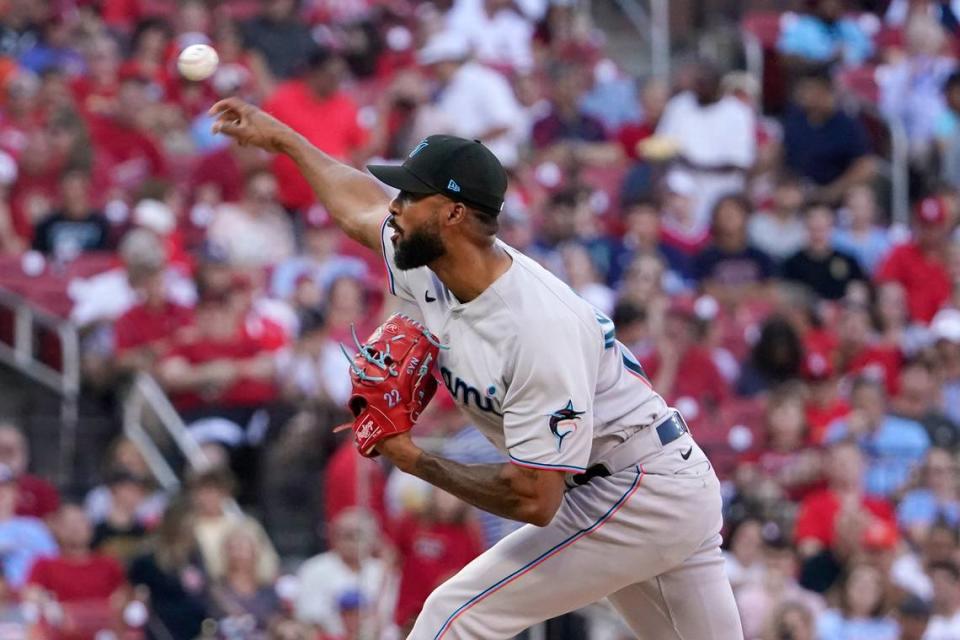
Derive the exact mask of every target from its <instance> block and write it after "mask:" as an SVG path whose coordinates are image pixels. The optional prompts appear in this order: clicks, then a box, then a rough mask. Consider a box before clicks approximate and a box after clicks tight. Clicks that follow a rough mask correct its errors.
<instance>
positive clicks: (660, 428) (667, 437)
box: [572, 411, 690, 485]
mask: <svg viewBox="0 0 960 640" xmlns="http://www.w3.org/2000/svg"><path fill="white" fill-rule="evenodd" d="M685 433H690V429H689V427H687V423H686V421H684V419H683V416H681V415H680V413H679V412H677V411H673V412H672V413H671V415H670V417H669V418H667V419H666V420H664V421H663V422H661V423H660V424H658V425H657V435H658V436H659V437H660V444H662V445H663V446H667V445H668V444H670V443H671V442H673V441H674V440H676V439H677V438H679V437H680V436H682V435H683V434H685ZM616 471H619V469H617V470H616ZM614 473H615V472H614ZM609 475H612V472H611V471H610V470H609V469H607V467H606V466H604V464H603V463H602V462H598V463H597V464H594V465H591V466H590V467H587V470H586V471H584V472H583V473H578V474H577V475H575V476H573V478H572V480H573V482H574V484H578V485H583V484H587V483H588V482H590V481H591V480H593V479H594V478H606V477H607V476H609Z"/></svg>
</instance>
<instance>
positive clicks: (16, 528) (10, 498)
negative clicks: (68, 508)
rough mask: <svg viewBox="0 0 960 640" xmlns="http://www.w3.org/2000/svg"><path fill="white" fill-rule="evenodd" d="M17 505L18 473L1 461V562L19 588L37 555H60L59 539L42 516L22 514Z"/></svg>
mask: <svg viewBox="0 0 960 640" xmlns="http://www.w3.org/2000/svg"><path fill="white" fill-rule="evenodd" d="M16 507H17V482H16V477H15V476H14V473H13V471H12V470H11V469H10V467H8V466H7V465H0V565H2V566H3V575H4V579H5V580H6V581H7V584H9V585H10V586H11V587H13V588H14V589H19V588H20V587H22V586H23V583H24V582H26V580H27V575H28V574H29V572H30V567H32V566H33V562H34V561H35V560H36V559H37V558H40V557H43V556H54V555H57V543H56V542H54V540H53V536H52V535H50V531H48V530H47V527H46V525H44V524H43V521H42V520H39V519H37V518H29V517H21V516H18V515H16Z"/></svg>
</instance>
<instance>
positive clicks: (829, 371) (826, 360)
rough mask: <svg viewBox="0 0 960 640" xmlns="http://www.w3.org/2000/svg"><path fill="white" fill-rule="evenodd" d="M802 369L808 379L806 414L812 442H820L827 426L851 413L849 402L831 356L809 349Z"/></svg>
mask: <svg viewBox="0 0 960 640" xmlns="http://www.w3.org/2000/svg"><path fill="white" fill-rule="evenodd" d="M801 372H802V373H803V377H804V379H805V380H806V381H807V396H806V398H807V400H806V406H805V408H804V413H805V415H806V419H807V426H808V427H809V433H808V437H809V442H810V443H811V444H820V443H822V442H823V436H824V435H825V434H826V432H827V426H828V425H829V424H830V423H831V422H833V421H834V420H837V419H838V418H842V417H843V416H845V415H847V414H848V413H850V405H849V404H847V402H846V400H844V399H843V396H841V395H840V386H839V379H838V378H837V374H836V368H835V367H834V366H833V363H832V362H831V361H830V356H829V355H825V354H822V353H819V352H817V351H810V352H808V353H807V354H806V355H805V356H804V358H803V365H802V367H801Z"/></svg>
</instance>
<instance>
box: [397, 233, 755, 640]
mask: <svg viewBox="0 0 960 640" xmlns="http://www.w3.org/2000/svg"><path fill="white" fill-rule="evenodd" d="M390 235H392V232H391V230H390V229H389V227H387V226H386V220H384V227H383V228H381V238H382V241H383V242H382V245H383V256H384V259H385V260H386V263H387V268H388V270H389V277H390V290H391V292H392V293H394V294H395V295H397V296H399V297H400V298H403V299H404V300H406V301H408V302H411V303H413V304H415V305H416V306H417V307H418V308H419V309H420V312H421V315H422V317H423V320H424V322H425V324H426V325H427V327H428V328H429V329H430V330H431V331H433V332H434V333H435V334H436V335H438V336H439V337H440V339H441V341H442V342H443V344H444V345H446V348H445V349H443V350H441V353H440V357H439V362H438V364H439V367H440V374H441V375H442V377H443V382H444V384H445V385H446V386H447V388H448V389H449V390H450V393H451V394H452V395H453V396H454V398H455V399H456V401H457V402H458V404H459V405H460V407H461V408H462V409H463V410H465V411H467V412H468V413H469V414H470V416H471V417H472V418H473V420H474V421H475V423H476V425H477V427H478V428H479V429H480V431H481V432H482V433H483V434H484V435H485V436H486V437H487V438H488V439H489V440H490V441H491V442H493V444H494V445H496V446H497V447H498V448H500V449H501V450H503V451H504V452H505V453H506V454H507V455H508V456H509V457H510V459H511V460H512V461H513V462H514V463H515V464H519V465H524V466H529V467H534V468H539V469H556V470H559V471H564V472H569V473H572V474H577V473H580V472H582V471H584V470H585V469H586V468H588V467H590V466H591V465H592V464H594V463H596V462H598V461H601V460H604V456H605V455H606V454H608V453H611V452H612V451H613V450H614V448H616V447H618V445H619V447H620V448H619V449H618V450H619V451H622V450H623V449H622V448H623V447H629V448H628V449H627V452H628V454H629V455H630V459H629V462H630V467H629V468H627V469H622V470H621V469H614V470H613V471H614V473H613V474H612V475H609V476H607V477H595V478H593V479H592V480H590V482H588V483H586V484H584V485H582V486H572V488H571V489H570V490H568V491H567V493H566V495H565V496H564V500H563V503H562V504H561V506H560V509H559V510H558V512H557V514H556V515H555V516H554V518H553V521H552V522H551V523H550V524H549V525H548V526H546V527H542V528H540V527H534V526H532V525H527V526H524V527H521V528H520V529H518V530H517V531H515V532H513V533H511V534H510V535H508V536H507V537H505V538H504V539H503V540H501V541H500V542H498V543H497V544H496V545H494V546H493V547H492V548H491V549H489V550H488V551H486V552H485V553H483V554H482V555H481V556H480V557H478V558H477V559H476V560H474V561H473V562H471V563H470V564H468V565H467V566H466V567H465V568H464V569H463V570H462V571H460V572H459V573H458V574H457V575H455V576H454V577H452V578H450V579H449V580H447V581H446V582H444V583H443V584H442V585H441V586H440V587H438V588H437V589H436V590H435V591H434V592H433V593H432V594H431V595H430V597H429V598H428V599H427V602H426V604H425V605H424V607H423V610H422V611H421V613H420V616H419V617H418V618H417V622H416V624H415V625H414V627H413V630H412V631H411V633H410V636H409V638H410V639H412V640H442V639H444V638H446V639H447V640H453V639H458V640H461V639H462V640H468V639H469V640H498V639H506V638H512V637H514V636H515V635H517V634H518V633H519V632H520V631H522V630H523V629H526V628H528V627H530V626H532V625H533V624H536V623H537V622H540V621H543V620H546V619H549V618H552V617H555V616H557V615H560V614H562V613H565V612H568V611H573V610H575V609H578V608H580V607H582V606H586V605H587V604H590V603H592V602H596V601H597V600H600V599H603V598H608V599H609V601H610V603H611V604H613V606H614V607H615V608H616V609H617V610H618V611H619V612H620V614H621V616H622V617H623V618H624V620H625V621H626V623H627V624H628V625H629V626H630V628H631V630H633V632H634V633H636V634H637V636H638V637H642V638H650V639H655V640H668V639H675V640H708V639H710V640H741V639H742V637H743V636H742V632H741V631H740V619H739V614H738V613H737V608H736V604H735V602H734V599H733V592H732V591H731V589H730V583H729V581H728V580H727V578H726V574H725V571H724V562H723V558H722V556H721V554H720V534H719V531H720V527H721V523H722V521H721V516H720V484H719V481H718V480H717V477H716V474H715V473H714V472H713V469H712V467H711V465H710V463H709V461H708V460H707V458H706V456H705V455H704V454H703V451H701V450H700V448H699V447H698V446H697V445H696V443H695V442H694V441H693V439H692V438H691V437H690V435H689V434H686V433H685V434H683V435H682V436H680V437H678V438H676V439H675V440H672V441H670V442H668V443H666V444H663V443H662V442H661V440H660V439H659V437H658V430H656V429H650V428H646V427H649V426H650V425H651V424H653V423H654V422H656V421H657V420H659V419H661V418H663V417H666V416H667V413H668V411H669V408H668V407H667V405H666V403H665V402H664V401H663V399H662V398H661V397H660V396H659V395H658V394H657V393H655V392H654V391H653V389H651V388H650V384H649V382H648V381H647V379H646V377H645V376H644V373H643V370H642V369H641V368H640V365H639V363H638V362H637V361H636V359H635V358H634V357H633V355H632V354H631V353H630V352H629V350H628V349H627V348H626V347H624V346H623V345H621V344H620V343H618V342H617V340H616V335H615V333H614V327H613V323H612V322H611V321H610V319H609V318H607V317H605V316H604V315H603V314H601V313H599V312H597V311H596V310H595V309H594V308H593V307H592V306H591V305H590V304H589V303H587V302H586V301H585V300H583V299H581V298H580V297H579V296H577V294H576V293H574V292H573V290H572V289H570V288H569V287H568V286H567V285H565V284H564V283H563V282H561V281H560V280H559V279H557V278H556V277H554V276H553V275H552V274H550V273H549V272H548V271H546V270H545V269H543V268H542V267H541V266H540V265H538V264H537V263H536V262H534V261H533V260H531V259H530V258H528V257H526V256H524V255H523V254H522V253H520V252H519V251H516V250H515V249H513V248H512V247H509V246H507V245H506V244H503V243H500V246H501V247H502V248H503V249H504V250H505V251H507V252H508V253H509V254H510V257H511V258H512V259H513V262H512V264H511V265H510V267H509V268H508V269H507V271H506V273H504V274H503V275H501V276H500V277H499V278H498V279H497V280H496V281H495V282H494V283H493V284H492V285H490V286H489V287H488V288H487V289H486V290H485V291H483V292H482V293H481V294H480V295H479V296H477V297H476V298H474V299H473V300H471V301H470V302H467V303H462V302H460V301H458V300H457V299H456V298H455V297H454V296H453V294H452V293H451V292H450V291H449V290H447V289H446V288H445V287H444V286H443V283H442V282H440V280H439V279H438V278H437V277H436V276H435V275H434V274H433V272H431V271H430V270H429V269H427V268H425V267H424V268H419V269H411V270H407V271H400V270H398V269H396V267H395V266H394V264H393V253H394V251H393V245H392V243H391V241H390ZM634 452H635V455H636V457H635V458H634V457H633V455H634ZM611 455H612V454H611ZM634 461H635V464H633V462H634Z"/></svg>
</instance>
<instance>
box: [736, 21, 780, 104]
mask: <svg viewBox="0 0 960 640" xmlns="http://www.w3.org/2000/svg"><path fill="white" fill-rule="evenodd" d="M783 15H784V14H783V13H781V12H779V11H754V12H751V13H748V14H746V15H745V16H744V17H743V19H742V20H741V21H740V29H741V31H742V32H743V33H744V35H745V38H753V39H755V40H756V42H757V43H758V44H759V46H760V49H761V51H760V53H761V56H762V62H763V77H762V78H761V79H760V83H761V88H762V93H761V95H762V96H763V109H764V111H765V112H768V113H769V112H779V111H781V110H782V109H783V107H784V105H785V104H786V99H787V83H786V77H785V74H784V72H783V68H782V67H783V65H782V62H781V59H780V54H779V53H778V52H777V40H779V38H780V29H781V25H782V22H783Z"/></svg>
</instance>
